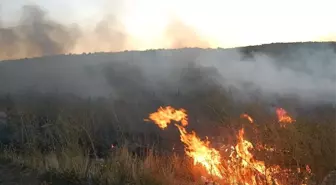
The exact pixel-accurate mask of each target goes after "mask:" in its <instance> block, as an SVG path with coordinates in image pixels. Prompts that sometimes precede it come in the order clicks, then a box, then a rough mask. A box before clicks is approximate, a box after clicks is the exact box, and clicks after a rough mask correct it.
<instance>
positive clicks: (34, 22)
mask: <svg viewBox="0 0 336 185" xmlns="http://www.w3.org/2000/svg"><path fill="white" fill-rule="evenodd" d="M0 16H1V14H0ZM0 21H1V17H0ZM126 38H127V36H126V34H125V32H124V30H123V26H122V25H121V24H120V23H119V22H118V20H117V19H116V18H115V17H114V16H113V15H106V16H105V17H104V18H103V19H102V20H101V21H99V22H98V23H97V24H96V25H95V26H94V29H92V30H89V29H82V28H81V27H80V26H78V25H76V24H73V25H67V24H63V23H60V22H57V21H55V20H52V19H51V18H49V16H48V12H47V11H45V10H44V9H42V8H41V7H39V6H37V5H25V6H23V7H22V11H21V17H20V19H19V21H18V22H17V23H15V24H13V25H6V24H5V23H4V22H2V23H0V47H1V51H0V59H2V60H4V59H18V58H25V57H37V56H49V55H57V54H67V53H82V52H93V51H120V50H123V49H124V47H125V46H126V45H125V43H126ZM98 43H99V44H98Z"/></svg>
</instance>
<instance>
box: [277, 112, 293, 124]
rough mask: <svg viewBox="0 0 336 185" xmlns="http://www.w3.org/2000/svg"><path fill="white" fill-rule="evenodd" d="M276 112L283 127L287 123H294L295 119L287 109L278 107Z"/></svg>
mask: <svg viewBox="0 0 336 185" xmlns="http://www.w3.org/2000/svg"><path fill="white" fill-rule="evenodd" d="M276 114H277V116H278V121H279V123H280V126H281V127H285V126H286V124H290V123H293V122H294V121H295V120H294V119H292V118H291V117H290V116H289V115H288V114H287V111H286V110H285V109H283V108H277V109H276Z"/></svg>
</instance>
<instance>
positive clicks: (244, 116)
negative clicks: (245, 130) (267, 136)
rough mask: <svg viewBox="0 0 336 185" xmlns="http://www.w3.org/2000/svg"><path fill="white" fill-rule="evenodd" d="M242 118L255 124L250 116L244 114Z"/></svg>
mask: <svg viewBox="0 0 336 185" xmlns="http://www.w3.org/2000/svg"><path fill="white" fill-rule="evenodd" d="M241 117H242V118H246V119H247V120H248V121H249V122H250V123H253V122H254V121H253V119H252V118H251V116H249V115H248V114H242V115H241Z"/></svg>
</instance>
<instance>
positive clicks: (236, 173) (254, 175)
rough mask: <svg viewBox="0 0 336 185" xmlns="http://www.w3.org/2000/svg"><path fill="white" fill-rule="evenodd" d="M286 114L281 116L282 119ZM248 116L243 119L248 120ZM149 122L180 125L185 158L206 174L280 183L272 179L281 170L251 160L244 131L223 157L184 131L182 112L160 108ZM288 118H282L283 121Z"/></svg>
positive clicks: (247, 183)
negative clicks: (201, 167) (198, 166)
mask: <svg viewBox="0 0 336 185" xmlns="http://www.w3.org/2000/svg"><path fill="white" fill-rule="evenodd" d="M280 110H281V109H280ZM243 115H247V114H243ZM285 115H286V114H282V116H285ZM247 116H248V115H247ZM247 116H242V117H245V118H251V117H249V116H248V117H247ZM149 119H150V120H152V121H153V122H154V123H155V124H156V125H157V126H159V127H160V128H161V129H165V128H166V127H167V126H168V124H169V123H171V121H172V120H174V121H177V122H181V125H180V124H175V126H176V127H177V128H178V130H179V132H180V140H181V142H182V143H183V144H184V145H185V152H186V155H187V156H189V157H191V158H192V159H193V161H194V165H196V164H200V165H202V166H203V167H204V168H205V170H206V171H207V173H208V175H211V176H212V177H217V179H218V180H220V181H223V183H225V184H244V185H264V184H265V183H266V184H275V185H280V182H278V181H279V180H278V179H277V178H276V177H275V174H276V173H278V172H280V171H281V169H280V167H279V166H278V165H275V166H268V167H266V165H265V163H264V162H263V161H258V160H256V159H255V158H254V156H253V155H252V153H250V150H252V149H254V147H253V144H252V143H251V142H249V141H248V140H245V139H244V129H243V128H242V129H240V130H239V132H238V134H237V144H236V145H235V146H230V147H228V148H230V149H231V151H230V155H229V156H228V157H225V158H223V157H222V156H221V154H220V152H219V151H218V150H216V149H215V148H211V147H210V141H208V140H206V141H202V140H201V139H200V138H199V137H198V136H197V135H196V133H195V132H193V131H192V132H191V133H188V132H187V130H186V128H185V127H186V126H187V125H188V121H187V120H188V119H187V113H186V111H185V110H184V109H179V110H176V109H174V108H172V107H170V106H168V107H166V108H162V107H160V108H159V109H158V111H157V112H155V113H152V114H150V116H149ZM287 119H288V118H285V120H287ZM251 120H252V118H251ZM252 122H253V120H252ZM261 148H263V147H261ZM226 151H228V149H226ZM282 171H283V172H290V170H286V169H284V170H282ZM202 178H203V180H204V179H206V178H205V177H203V176H202ZM263 179H264V180H263Z"/></svg>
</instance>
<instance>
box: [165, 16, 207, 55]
mask: <svg viewBox="0 0 336 185" xmlns="http://www.w3.org/2000/svg"><path fill="white" fill-rule="evenodd" d="M165 36H166V39H167V40H168V41H169V43H170V47H169V48H185V47H190V46H192V47H199V48H209V47H210V44H209V43H208V42H207V41H206V40H205V39H204V38H202V37H201V36H200V35H199V34H198V33H197V32H196V31H195V29H193V28H192V27H190V26H188V25H186V24H184V23H183V22H181V21H179V20H178V19H173V20H172V21H171V22H170V24H169V25H168V26H167V28H166V32H165Z"/></svg>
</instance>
